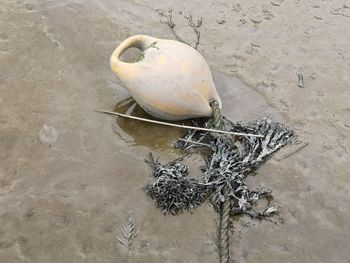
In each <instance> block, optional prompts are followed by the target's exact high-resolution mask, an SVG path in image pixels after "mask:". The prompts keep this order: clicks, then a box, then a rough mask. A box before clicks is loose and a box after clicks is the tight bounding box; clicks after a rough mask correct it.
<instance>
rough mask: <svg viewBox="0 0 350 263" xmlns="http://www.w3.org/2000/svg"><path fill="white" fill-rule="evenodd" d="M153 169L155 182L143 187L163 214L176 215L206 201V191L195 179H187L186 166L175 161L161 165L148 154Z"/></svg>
mask: <svg viewBox="0 0 350 263" xmlns="http://www.w3.org/2000/svg"><path fill="white" fill-rule="evenodd" d="M148 162H149V163H150V165H151V166H152V168H153V177H154V178H155V181H154V182H153V183H151V184H148V185H146V186H145V189H144V190H145V192H146V195H147V196H148V197H150V198H151V199H153V200H154V201H155V202H156V206H157V207H159V208H160V209H161V210H162V212H163V213H164V214H166V213H170V214H173V215H176V214H178V213H180V212H183V211H184V210H187V211H191V210H192V209H194V208H196V207H198V206H200V205H201V204H202V203H203V202H204V200H205V199H206V189H205V187H204V186H203V185H202V184H200V183H199V182H198V180H197V179H196V178H191V177H188V169H187V166H186V165H183V164H181V163H179V162H178V161H177V160H176V161H173V162H170V163H168V164H165V165H161V164H160V163H159V162H158V160H156V161H154V159H153V157H152V154H150V161H148Z"/></svg>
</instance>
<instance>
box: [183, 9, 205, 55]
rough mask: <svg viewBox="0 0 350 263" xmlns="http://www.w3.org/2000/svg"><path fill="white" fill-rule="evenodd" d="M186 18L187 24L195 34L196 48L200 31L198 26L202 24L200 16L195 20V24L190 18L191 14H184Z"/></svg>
mask: <svg viewBox="0 0 350 263" xmlns="http://www.w3.org/2000/svg"><path fill="white" fill-rule="evenodd" d="M185 18H186V19H187V22H188V25H189V26H190V27H191V28H192V30H193V32H194V33H195V34H196V43H195V46H194V48H195V49H197V47H198V45H199V40H200V38H201V32H200V31H199V30H198V28H199V27H200V26H201V25H202V18H199V19H198V20H197V23H196V24H195V23H194V22H193V19H192V15H191V14H190V15H188V16H185Z"/></svg>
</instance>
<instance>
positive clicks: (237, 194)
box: [145, 118, 295, 219]
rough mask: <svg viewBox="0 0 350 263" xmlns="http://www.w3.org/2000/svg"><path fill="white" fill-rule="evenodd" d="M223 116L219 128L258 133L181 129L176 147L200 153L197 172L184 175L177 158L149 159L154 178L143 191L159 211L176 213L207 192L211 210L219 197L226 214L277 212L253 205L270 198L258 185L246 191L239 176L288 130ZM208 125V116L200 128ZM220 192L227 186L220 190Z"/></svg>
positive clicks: (285, 138)
mask: <svg viewBox="0 0 350 263" xmlns="http://www.w3.org/2000/svg"><path fill="white" fill-rule="evenodd" d="M223 121H224V129H225V130H229V131H234V132H242V133H251V134H260V135H263V137H245V136H229V135H217V134H212V133H208V132H203V131H195V130H187V131H186V134H185V135H184V137H183V138H180V139H179V141H178V142H177V145H176V146H177V148H179V149H181V150H183V151H184V152H188V151H189V150H190V149H192V150H193V149H197V150H198V151H199V152H200V153H202V154H203V155H204V156H205V157H206V164H205V166H204V167H203V176H201V177H199V178H191V177H188V171H187V167H186V166H184V165H183V164H181V163H180V162H179V161H178V160H175V161H173V162H171V163H169V164H167V165H160V164H159V163H158V161H157V162H154V161H153V160H152V162H151V164H152V166H153V168H154V172H153V176H154V177H155V178H156V181H155V182H154V183H152V184H150V185H147V186H146V188H145V190H146V194H147V195H148V196H149V197H151V198H152V199H154V200H155V201H156V204H157V206H158V207H159V208H161V210H162V211H163V212H164V213H171V214H177V213H178V212H180V211H183V210H192V209H193V208H195V207H197V206H199V205H200V204H201V203H202V202H204V201H205V199H206V198H207V197H210V201H211V203H212V204H213V206H214V208H215V210H216V211H217V212H220V211H221V207H222V205H223V203H224V202H225V196H228V198H229V200H230V212H231V214H232V215H234V214H247V215H250V216H251V217H253V218H259V219H261V218H265V217H267V216H270V215H272V214H274V213H276V212H278V209H277V208H275V207H273V206H269V205H268V206H267V207H266V208H264V209H262V210H257V209H256V208H255V207H256V203H257V201H258V200H259V199H267V200H268V201H269V200H271V198H272V195H271V191H268V190H264V189H261V188H260V189H257V190H251V189H249V188H248V186H247V185H246V183H245V179H246V177H247V175H248V174H251V173H254V172H255V171H256V170H257V169H258V168H259V167H260V166H261V165H262V164H263V163H264V162H265V161H266V160H267V159H268V158H270V157H271V155H272V154H273V153H274V152H276V151H277V150H278V149H280V148H281V147H283V146H284V145H286V144H288V143H291V142H292V141H293V139H294V138H295V137H294V133H293V130H291V129H290V128H289V127H287V126H285V125H284V124H281V123H277V122H272V121H271V120H269V119H266V118H264V119H261V120H256V121H252V122H239V123H232V122H230V121H229V120H227V119H225V118H224V119H223ZM211 125H212V124H211V121H209V122H207V123H205V124H204V126H205V127H210V126H211ZM203 146H206V147H205V148H206V149H203ZM208 148H209V149H210V152H209V154H208ZM224 189H225V190H224ZM224 191H228V192H227V193H226V195H225V193H224Z"/></svg>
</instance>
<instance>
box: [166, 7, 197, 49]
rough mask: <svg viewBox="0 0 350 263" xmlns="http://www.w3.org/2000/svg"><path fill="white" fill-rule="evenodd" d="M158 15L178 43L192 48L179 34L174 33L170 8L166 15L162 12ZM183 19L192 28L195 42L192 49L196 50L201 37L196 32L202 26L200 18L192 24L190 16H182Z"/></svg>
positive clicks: (174, 25)
mask: <svg viewBox="0 0 350 263" xmlns="http://www.w3.org/2000/svg"><path fill="white" fill-rule="evenodd" d="M159 14H160V16H161V18H163V20H162V19H161V22H162V23H163V24H167V25H168V27H169V28H170V30H171V32H172V33H173V35H174V37H175V38H176V40H177V41H180V42H182V43H184V44H186V45H189V46H192V45H191V44H190V43H188V42H187V41H185V40H184V39H183V38H182V37H180V36H179V34H178V33H177V32H176V30H175V27H176V24H175V23H174V21H173V10H172V9H171V8H170V9H169V10H168V12H167V14H165V12H164V11H162V12H160V13H159ZM184 18H185V19H186V20H187V23H188V25H189V26H190V27H191V28H192V30H193V32H194V33H195V34H196V42H195V43H194V46H193V47H194V48H195V49H197V47H198V45H199V41H200V37H201V32H200V31H199V30H198V28H200V26H201V25H202V18H199V19H198V20H197V23H195V22H193V18H192V15H191V14H189V15H188V16H184ZM164 19H165V20H164Z"/></svg>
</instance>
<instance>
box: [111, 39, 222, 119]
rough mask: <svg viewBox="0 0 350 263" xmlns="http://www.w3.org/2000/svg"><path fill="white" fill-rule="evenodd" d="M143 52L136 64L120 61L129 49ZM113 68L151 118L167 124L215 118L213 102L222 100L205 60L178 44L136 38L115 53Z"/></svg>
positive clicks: (187, 47) (190, 48)
mask: <svg viewBox="0 0 350 263" xmlns="http://www.w3.org/2000/svg"><path fill="white" fill-rule="evenodd" d="M131 47H136V48H138V49H140V50H141V51H142V53H141V55H140V57H139V58H138V59H137V61H135V62H134V63H127V62H123V61H121V60H119V57H120V56H121V54H122V53H123V52H124V51H125V50H127V49H128V48H131ZM110 63H111V68H112V70H113V72H115V73H116V75H117V76H118V77H119V79H120V80H121V81H122V83H123V84H124V86H125V87H126V88H127V89H128V91H129V93H130V95H131V96H132V97H133V98H134V99H135V101H136V102H137V103H138V104H139V105H140V106H141V107H142V108H143V109H144V110H145V111H146V112H147V113H149V114H151V115H153V116H155V117H157V118H160V119H165V120H183V119H189V118H194V117H206V116H211V115H212V109H211V107H210V105H209V103H210V101H212V100H216V101H217V102H218V103H219V105H220V107H221V100H220V98H219V96H218V94H217V91H216V89H215V85H214V82H213V77H212V74H211V71H210V69H209V66H208V64H207V63H206V61H205V60H204V58H203V57H202V56H201V55H200V54H199V53H198V51H197V50H195V49H193V48H192V47H190V46H188V45H186V44H183V43H181V42H178V41H174V40H166V39H158V38H154V37H150V36H146V35H136V36H132V37H130V38H128V39H126V40H125V41H123V42H122V43H121V44H120V45H119V46H118V47H117V48H116V49H115V51H114V52H113V54H112V56H111V59H110Z"/></svg>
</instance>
